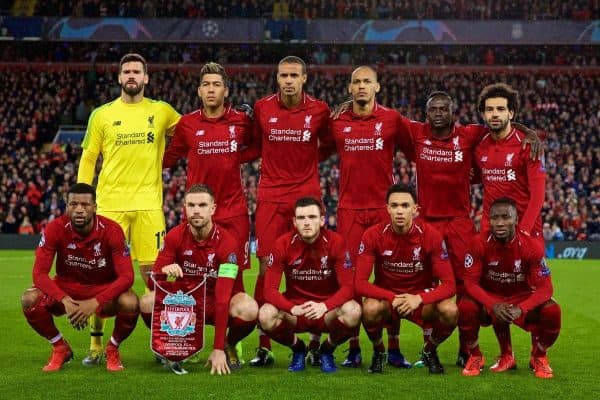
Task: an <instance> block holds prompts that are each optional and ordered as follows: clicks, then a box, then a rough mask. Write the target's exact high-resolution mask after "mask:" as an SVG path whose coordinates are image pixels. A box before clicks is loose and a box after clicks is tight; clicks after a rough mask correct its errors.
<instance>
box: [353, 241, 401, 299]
mask: <svg viewBox="0 0 600 400" xmlns="http://www.w3.org/2000/svg"><path fill="white" fill-rule="evenodd" d="M376 254H377V234H376V231H375V230H372V229H367V230H366V231H365V233H364V234H363V236H362V241H361V242H360V247H359V250H358V257H357V258H356V264H357V265H356V275H355V278H354V288H355V291H356V294H357V295H358V296H364V297H370V298H372V299H379V300H387V301H389V302H390V303H391V302H392V300H394V296H395V293H394V292H392V291H390V290H387V289H383V288H380V287H378V286H376V285H374V284H373V283H371V282H369V278H370V277H371V273H372V272H373V265H374V264H375V261H376Z"/></svg>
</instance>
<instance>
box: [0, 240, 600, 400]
mask: <svg viewBox="0 0 600 400" xmlns="http://www.w3.org/2000/svg"><path fill="white" fill-rule="evenodd" d="M32 263H33V253H32V252H31V251H8V250H5V251H0V266H1V271H2V280H1V282H2V284H1V285H2V286H1V293H2V295H1V297H0V316H1V318H2V322H3V323H2V329H1V330H0V371H1V373H0V398H2V399H88V398H89V399H91V398H110V399H113V400H117V399H137V398H139V399H153V398H161V399H165V398H169V399H179V398H202V399H212V398H214V399H225V398H227V399H266V398H271V399H274V400H280V399H300V398H302V399H328V398H331V399H333V398H335V399H345V398H348V399H402V398H405V399H454V398H456V399H489V398H498V399H506V398H512V399H524V398H528V399H540V398H548V399H550V398H552V399H575V398H582V399H594V398H596V399H598V398H600V360H599V357H600V338H599V337H598V335H599V333H600V308H599V306H598V303H597V301H598V294H599V293H600V292H599V291H598V282H600V263H599V262H598V261H571V260H551V261H550V263H549V264H550V267H551V269H552V276H553V279H554V286H555V298H556V299H557V300H558V302H559V303H560V305H561V307H562V310H563V314H562V315H563V328H562V331H561V336H560V337H559V339H558V342H557V343H556V345H555V346H554V347H553V348H552V349H551V350H550V353H549V358H550V361H551V365H552V367H553V369H554V372H555V378H554V379H552V380H540V379H536V378H535V377H534V376H533V374H532V373H531V371H529V368H528V367H527V365H528V355H529V350H530V339H529V336H528V335H527V334H526V333H525V332H523V331H522V330H520V329H519V328H512V329H511V332H512V335H513V347H514V349H515V355H516V357H517V364H518V369H517V370H516V371H510V372H507V373H504V374H499V375H495V374H492V373H490V372H489V371H488V370H487V369H486V370H485V371H484V372H483V373H482V375H481V376H479V377H476V378H466V377H463V376H462V375H461V374H460V369H459V368H458V367H456V366H454V361H455V359H456V351H457V334H456V333H454V334H453V336H452V337H451V338H450V339H449V340H448V341H447V342H446V343H444V344H442V345H441V346H440V349H439V354H440V359H441V360H442V363H443V364H444V365H445V366H446V374H445V375H443V376H429V374H428V372H427V371H426V370H424V369H414V368H413V369H411V370H397V369H394V368H392V367H388V368H386V370H385V373H384V374H382V375H376V376H373V375H369V374H368V373H367V367H368V365H369V363H370V357H371V347H370V345H369V343H368V340H367V338H366V335H365V333H364V332H362V333H361V341H362V347H363V357H364V358H365V360H364V361H363V366H362V368H360V369H351V370H347V369H344V368H342V367H340V371H339V372H338V373H335V374H328V375H325V374H323V373H321V372H320V370H319V369H318V368H311V367H309V366H307V370H306V371H304V372H302V373H295V374H292V373H290V372H288V371H287V369H286V367H287V364H288V362H289V355H290V351H289V350H288V349H286V348H284V347H282V346H279V345H277V344H274V351H275V355H276V363H275V365H274V366H273V367H268V368H252V367H249V366H244V367H243V368H242V370H241V371H239V372H236V373H234V374H233V375H230V376H210V374H209V373H208V371H207V370H206V369H204V367H203V363H201V364H194V365H188V366H186V368H187V369H188V370H189V371H190V373H189V374H188V375H184V376H176V375H174V374H172V373H169V372H166V371H164V370H163V369H162V368H161V367H160V366H159V365H157V364H156V363H155V362H154V359H153V356H152V354H151V352H150V349H149V343H150V341H149V332H148V330H147V329H146V327H145V326H144V325H143V323H142V322H141V321H140V322H139V323H138V326H137V328H136V330H135V332H134V333H133V335H132V336H131V337H130V338H129V339H128V340H127V341H126V342H125V343H124V344H123V345H122V347H121V355H122V359H123V363H124V365H125V368H126V369H125V371H123V372H120V373H109V372H107V371H106V370H105V369H104V368H103V367H98V368H92V369H89V368H86V367H84V366H82V365H81V363H80V361H81V359H82V358H83V357H84V356H85V353H86V350H87V346H88V341H89V335H88V333H87V332H78V331H75V330H73V329H72V328H70V327H69V326H68V325H67V324H66V321H65V318H59V319H58V326H59V329H61V331H62V332H63V335H64V336H65V337H66V339H67V340H68V341H69V342H70V343H71V345H72V346H73V349H74V351H75V357H76V358H75V360H74V361H72V362H71V363H69V364H68V365H66V366H65V367H64V368H63V370H62V371H60V372H58V373H55V374H46V373H43V372H42V371H41V367H42V366H43V365H44V364H45V363H46V361H47V359H48V356H49V354H50V346H49V345H48V344H47V343H46V342H45V340H43V339H42V338H40V337H39V336H38V335H37V334H36V333H35V332H34V331H33V330H32V329H31V328H30V327H29V326H28V325H27V323H26V321H25V319H24V317H23V315H22V313H21V309H20V303H19V299H20V296H21V293H22V292H23V290H24V289H25V288H27V287H29V286H30V285H31V266H32ZM255 279H256V265H254V266H253V268H252V270H250V271H248V272H247V273H246V274H245V281H246V287H247V288H253V287H254V280H255ZM137 288H138V292H141V290H140V285H139V283H138V284H137ZM111 329H112V323H111V322H109V323H108V325H107V332H108V333H109V332H110V331H111ZM205 339H206V340H205V349H204V350H203V352H202V356H203V359H206V357H207V356H208V353H209V351H210V348H211V345H212V328H208V330H207V332H206V337H205ZM480 342H481V346H482V350H483V352H484V353H485V355H486V358H487V364H488V365H490V364H491V363H492V362H493V359H494V357H495V356H496V354H497V352H498V346H497V344H496V342H495V339H494V337H493V333H492V330H491V328H485V329H483V330H482V333H481V338H480ZM421 343H422V336H421V332H420V330H419V329H417V327H415V326H414V325H412V324H411V323H410V322H406V321H403V322H402V327H401V334H400V345H401V348H402V351H403V353H404V354H405V356H407V358H408V359H409V360H411V361H414V360H415V358H416V357H417V354H418V352H419V350H420V347H421ZM256 345H257V337H256V333H253V334H252V335H250V337H248V338H247V339H246V340H244V353H243V357H244V358H245V359H246V360H248V359H250V358H251V357H252V354H253V352H254V348H255V347H256ZM345 348H346V346H345V345H342V346H341V348H340V349H338V350H337V352H336V358H337V361H338V364H339V363H340V361H341V360H342V359H343V357H344V353H343V350H344V349H345Z"/></svg>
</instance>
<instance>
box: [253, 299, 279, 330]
mask: <svg viewBox="0 0 600 400" xmlns="http://www.w3.org/2000/svg"><path fill="white" fill-rule="evenodd" d="M278 313H279V311H278V310H277V308H275V307H274V306H273V305H271V304H268V303H266V304H263V305H262V307H261V308H260V310H259V311H258V322H259V324H260V327H261V328H262V330H263V331H265V332H272V331H273V329H275V327H276V325H277V314H278Z"/></svg>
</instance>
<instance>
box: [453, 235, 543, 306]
mask: <svg viewBox="0 0 600 400" xmlns="http://www.w3.org/2000/svg"><path fill="white" fill-rule="evenodd" d="M463 276H464V280H465V288H466V290H467V293H468V294H469V295H470V296H471V297H473V298H474V299H475V300H477V301H479V302H481V303H482V304H483V305H484V306H485V307H486V308H487V309H488V310H492V308H493V306H494V304H495V303H496V300H494V298H492V297H490V296H489V295H488V294H487V293H492V294H494V295H497V296H502V297H506V298H511V297H520V296H523V295H529V297H527V299H526V300H524V301H523V302H521V303H520V304H518V306H519V307H521V309H522V310H523V312H524V313H527V312H529V311H530V310H532V309H534V308H536V307H537V306H539V305H541V304H543V303H544V302H546V301H547V300H549V299H550V297H552V291H553V289H552V280H551V278H550V269H549V268H548V266H547V265H546V262H545V260H544V249H543V248H542V247H541V246H540V244H539V242H538V241H537V240H535V239H533V238H531V237H527V236H526V235H523V234H522V233H520V232H517V233H516V235H515V237H514V238H513V240H511V241H510V242H508V243H503V242H499V241H497V240H495V239H494V237H493V236H491V235H483V234H482V235H479V236H477V238H476V240H475V241H474V244H473V251H472V254H467V255H466V256H465V269H464V274H463Z"/></svg>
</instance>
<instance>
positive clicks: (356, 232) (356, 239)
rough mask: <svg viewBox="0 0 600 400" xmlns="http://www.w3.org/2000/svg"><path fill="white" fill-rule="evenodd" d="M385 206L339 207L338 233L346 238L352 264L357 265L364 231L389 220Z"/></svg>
mask: <svg viewBox="0 0 600 400" xmlns="http://www.w3.org/2000/svg"><path fill="white" fill-rule="evenodd" d="M389 218H390V216H389V214H388V212H387V209H386V208H385V207H382V208H368V209H364V210H354V209H350V208H338V211H337V233H339V234H340V235H342V237H343V238H344V239H346V247H347V249H348V250H349V251H350V257H351V259H352V264H353V265H355V266H356V257H357V255H358V248H359V246H360V241H361V239H362V235H363V233H365V231H366V230H367V228H370V227H371V226H373V225H375V224H378V223H380V222H385V221H387V220H389Z"/></svg>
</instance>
